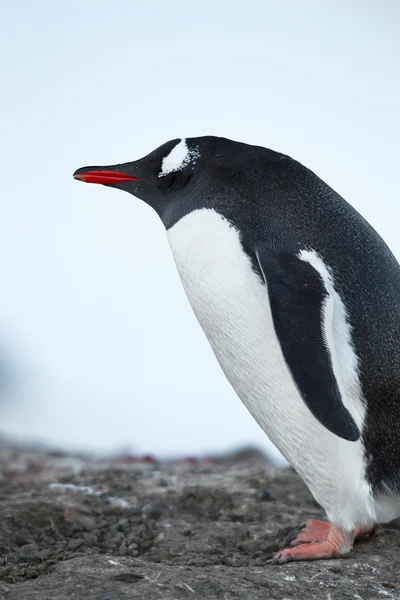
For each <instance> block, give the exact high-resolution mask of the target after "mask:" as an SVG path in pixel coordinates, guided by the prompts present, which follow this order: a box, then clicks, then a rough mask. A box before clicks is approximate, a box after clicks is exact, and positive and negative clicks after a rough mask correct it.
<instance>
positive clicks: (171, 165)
mask: <svg viewBox="0 0 400 600" xmlns="http://www.w3.org/2000/svg"><path fill="white" fill-rule="evenodd" d="M199 156H200V152H199V150H198V149H197V148H194V149H192V148H188V146H187V144H186V140H185V138H182V139H181V141H180V142H179V143H178V144H177V145H176V146H174V147H173V148H172V150H171V152H170V153H169V154H168V155H167V156H165V157H164V158H163V161H162V164H161V171H160V172H159V174H158V176H159V177H164V176H165V175H168V174H169V173H173V172H174V171H182V169H184V168H185V167H187V165H188V164H189V163H190V161H192V160H193V159H195V158H198V157H199Z"/></svg>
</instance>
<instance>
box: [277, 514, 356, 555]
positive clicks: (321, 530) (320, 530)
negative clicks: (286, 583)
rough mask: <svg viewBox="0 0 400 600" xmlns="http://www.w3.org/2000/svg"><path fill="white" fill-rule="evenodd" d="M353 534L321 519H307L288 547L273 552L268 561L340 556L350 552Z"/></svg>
mask: <svg viewBox="0 0 400 600" xmlns="http://www.w3.org/2000/svg"><path fill="white" fill-rule="evenodd" d="M353 541H354V534H353V532H347V531H344V530H343V529H340V528H339V527H336V526H335V525H330V524H329V523H325V522H323V521H309V522H308V523H307V525H306V526H305V527H304V529H302V531H301V532H300V533H299V535H298V536H297V538H296V539H295V540H293V542H291V547H290V548H285V550H281V551H279V552H275V554H274V556H273V557H272V558H271V560H270V561H268V562H270V563H272V564H274V565H283V564H285V563H287V562H290V561H292V560H318V559H327V558H340V557H341V556H346V555H347V554H350V552H351V551H352V548H353Z"/></svg>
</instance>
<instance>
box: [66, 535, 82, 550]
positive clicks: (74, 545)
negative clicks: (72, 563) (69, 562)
mask: <svg viewBox="0 0 400 600" xmlns="http://www.w3.org/2000/svg"><path fill="white" fill-rule="evenodd" d="M84 541H85V540H84V539H82V538H73V539H72V540H69V542H68V546H67V550H77V549H78V548H79V547H80V546H82V544H83V542H84Z"/></svg>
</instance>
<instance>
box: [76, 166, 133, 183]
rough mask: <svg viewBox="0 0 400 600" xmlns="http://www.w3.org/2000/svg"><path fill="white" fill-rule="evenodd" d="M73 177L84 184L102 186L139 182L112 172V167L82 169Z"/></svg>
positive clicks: (129, 176)
mask: <svg viewBox="0 0 400 600" xmlns="http://www.w3.org/2000/svg"><path fill="white" fill-rule="evenodd" d="M73 177H74V179H78V180H79V181H84V182H85V183H101V184H102V185H115V184H116V183H125V181H139V178H138V177H134V176H133V175H128V174H127V173H122V172H121V171H117V170H114V169H113V167H82V168H80V169H77V170H76V171H75V173H74V174H73Z"/></svg>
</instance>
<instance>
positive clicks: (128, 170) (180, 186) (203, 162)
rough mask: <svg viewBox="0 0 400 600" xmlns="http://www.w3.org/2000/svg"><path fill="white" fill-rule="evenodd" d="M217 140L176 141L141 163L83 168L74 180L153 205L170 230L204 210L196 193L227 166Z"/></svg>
mask: <svg viewBox="0 0 400 600" xmlns="http://www.w3.org/2000/svg"><path fill="white" fill-rule="evenodd" d="M216 140H221V138H215V137H212V136H206V137H201V138H188V139H175V140H172V141H170V142H167V143H166V144H163V145H162V146H160V147H159V148H157V149H156V150H153V152H151V153H150V154H148V155H147V156H145V157H144V158H141V159H139V160H136V161H133V162H127V163H123V164H118V165H111V166H104V167H82V168H81V169H78V170H77V171H75V173H74V175H73V176H74V178H75V179H78V180H80V181H85V182H87V183H100V184H102V185H107V186H110V187H115V188H118V189H121V190H125V191H126V192H129V193H130V194H133V195H134V196H136V197H137V198H140V199H141V200H143V201H144V202H146V203H147V204H149V205H150V206H151V207H152V208H153V209H154V210H155V211H156V212H157V213H158V215H159V216H160V218H161V219H162V221H163V222H164V225H165V226H166V227H168V226H170V225H171V224H172V222H173V221H175V220H176V219H177V217H178V216H182V213H184V212H190V211H191V210H194V209H195V208H199V207H200V206H197V205H196V204H200V203H201V200H200V198H199V197H198V196H199V195H198V194H197V193H196V189H197V188H198V184H199V182H201V181H203V182H204V181H205V180H206V179H207V176H209V172H210V168H211V169H213V170H214V169H215V168H216V165H217V164H218V163H219V164H220V166H223V162H224V156H223V155H224V152H221V147H220V145H218V148H217V144H216ZM226 142H228V140H226ZM211 165H212V166H211ZM203 205H204V204H203Z"/></svg>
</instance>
